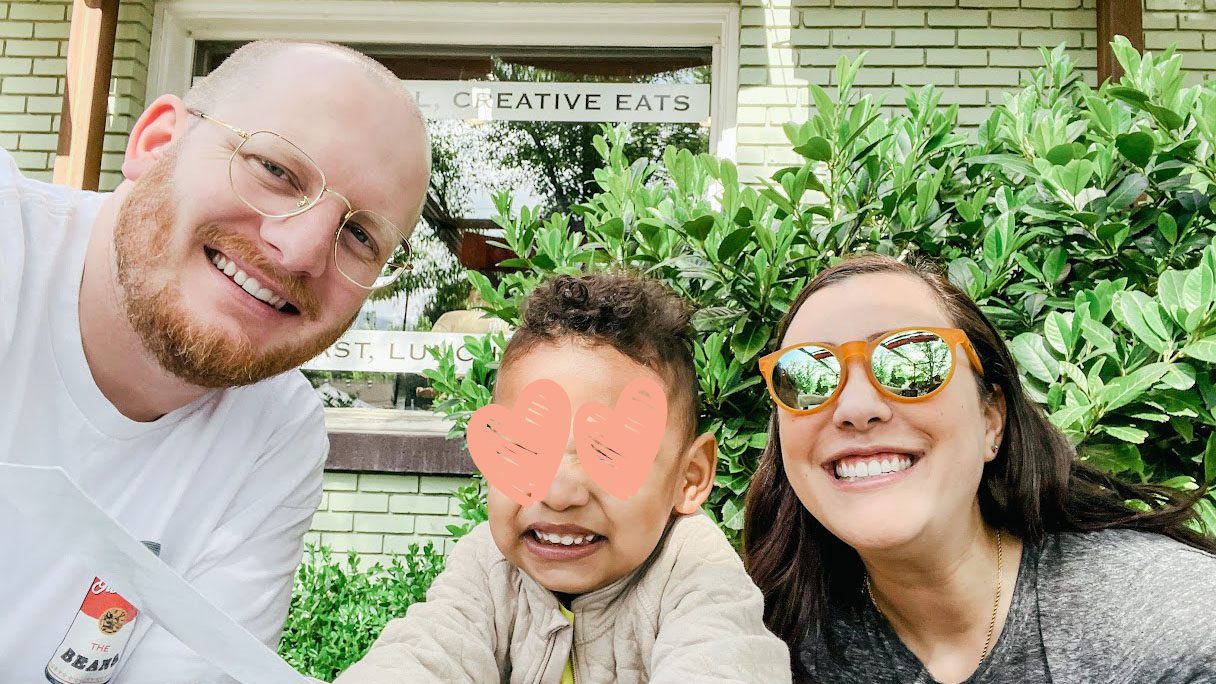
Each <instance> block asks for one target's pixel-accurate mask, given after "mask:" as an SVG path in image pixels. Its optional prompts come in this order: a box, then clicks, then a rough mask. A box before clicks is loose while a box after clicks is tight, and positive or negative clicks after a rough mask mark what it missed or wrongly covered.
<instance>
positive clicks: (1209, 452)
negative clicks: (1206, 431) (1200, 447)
mask: <svg viewBox="0 0 1216 684" xmlns="http://www.w3.org/2000/svg"><path fill="white" fill-rule="evenodd" d="M1203 481H1204V482H1206V483H1208V484H1209V485H1216V431H1214V432H1212V433H1211V434H1210V435H1208V447H1207V449H1204V451H1203Z"/></svg>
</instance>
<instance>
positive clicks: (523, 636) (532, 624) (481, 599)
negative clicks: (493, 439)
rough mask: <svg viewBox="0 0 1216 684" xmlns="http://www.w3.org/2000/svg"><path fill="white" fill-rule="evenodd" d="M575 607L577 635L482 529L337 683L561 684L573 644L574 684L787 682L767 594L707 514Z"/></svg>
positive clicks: (674, 528)
mask: <svg viewBox="0 0 1216 684" xmlns="http://www.w3.org/2000/svg"><path fill="white" fill-rule="evenodd" d="M572 608H573V611H574V615H575V619H574V625H573V626H571V624H570V622H568V621H567V620H566V618H565V617H563V616H562V614H561V612H560V611H559V610H558V603H557V598H556V597H555V596H554V595H553V593H552V592H550V591H548V590H547V589H545V588H544V587H542V586H540V585H539V584H537V583H536V581H535V580H533V579H532V578H531V577H529V576H528V575H527V574H526V573H524V572H522V571H521V570H519V569H518V568H516V567H515V566H513V565H511V563H509V562H508V561H507V559H506V558H504V557H503V555H502V554H501V553H500V552H499V550H498V547H497V546H496V545H495V544H494V540H493V538H492V537H491V536H490V528H489V526H488V523H482V524H481V525H479V526H477V527H476V528H475V529H473V531H472V532H470V533H469V534H468V535H467V536H465V537H464V538H463V539H461V540H460V542H459V543H457V544H456V546H455V548H454V549H453V550H452V552H451V553H450V554H449V555H448V560H447V568H446V569H445V570H444V572H443V573H441V574H440V575H439V577H437V578H436V579H435V582H434V584H433V585H432V586H431V588H430V590H429V591H428V592H427V600H426V601H425V602H423V603H417V604H414V605H412V606H410V608H409V609H408V610H407V611H406V614H405V617H402V618H398V619H396V620H393V621H392V622H390V623H388V625H386V626H385V628H384V631H383V632H382V633H381V634H380V638H378V639H377V640H376V643H375V644H373V645H372V647H371V649H370V650H369V651H368V652H367V654H366V655H365V656H364V657H363V659H362V660H360V661H359V662H357V663H355V664H354V665H352V666H351V667H350V668H349V669H348V670H347V671H346V672H344V673H343V674H342V675H341V676H339V677H338V679H337V680H335V682H334V684H415V683H423V682H442V683H443V684H459V683H464V682H474V683H476V684H488V683H492V682H502V683H504V684H506V683H508V682H509V683H511V684H558V682H560V681H561V676H562V669H563V668H564V667H565V664H566V659H567V658H568V657H569V656H570V655H571V647H572V646H573V658H574V677H575V681H576V682H577V683H578V684H606V683H608V682H618V683H620V684H644V683H646V682H650V684H719V683H725V682H757V683H763V684H787V683H788V682H790V681H791V675H790V658H789V652H788V650H787V648H786V646H785V643H784V642H782V641H781V640H780V639H778V638H777V637H776V636H774V635H773V634H772V633H771V632H769V631H768V630H767V629H765V627H764V622H763V610H764V605H763V598H762V597H761V594H760V590H759V589H757V588H756V585H755V584H753V583H752V581H751V578H750V577H748V575H747V573H746V572H745V571H744V569H743V564H742V562H741V561H740V560H739V556H738V555H737V554H736V553H735V551H734V549H732V548H731V546H730V543H729V542H728V541H727V539H726V537H725V536H724V535H723V534H722V532H721V531H720V530H719V529H718V528H717V526H716V525H714V523H713V521H711V520H710V519H709V518H708V517H706V516H705V515H703V514H700V513H698V514H695V515H689V516H681V517H679V518H676V519H675V520H674V521H673V523H672V524H671V525H669V527H668V529H667V531H666V533H665V536H664V538H663V539H662V540H661V541H660V542H659V544H658V546H657V547H656V549H655V552H654V553H652V554H651V556H650V558H649V559H648V560H647V561H646V563H644V564H643V565H642V566H641V567H640V568H638V569H637V570H635V571H634V572H633V573H631V574H630V575H628V576H626V577H624V578H622V579H620V580H618V581H616V582H614V583H612V584H610V585H608V586H606V587H604V588H602V589H598V590H596V591H594V592H591V593H589V594H585V595H582V596H579V597H578V598H576V599H575V600H574V603H573V606H572Z"/></svg>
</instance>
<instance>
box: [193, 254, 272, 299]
mask: <svg viewBox="0 0 1216 684" xmlns="http://www.w3.org/2000/svg"><path fill="white" fill-rule="evenodd" d="M211 263H213V264H215V267H216V268H218V269H219V270H220V272H221V273H223V274H224V275H226V276H228V277H229V278H232V281H233V282H234V283H236V284H237V285H239V286H240V288H241V289H242V290H244V291H246V292H248V293H249V294H251V295H253V296H254V297H255V298H256V299H259V300H261V301H263V302H266V303H267V304H269V305H271V306H273V307H274V308H276V309H278V310H280V311H282V310H283V305H284V304H286V303H287V300H286V299H283V298H282V297H280V296H278V295H276V294H275V293H273V292H271V291H270V288H266V287H262V284H261V283H259V282H258V281H257V280H256V279H254V278H250V277H249V276H248V275H247V274H246V273H245V272H244V271H242V270H240V269H239V268H237V267H236V264H234V263H232V261H230V260H228V259H227V258H225V257H224V255H223V254H219V253H217V254H216V255H215V256H213V257H211Z"/></svg>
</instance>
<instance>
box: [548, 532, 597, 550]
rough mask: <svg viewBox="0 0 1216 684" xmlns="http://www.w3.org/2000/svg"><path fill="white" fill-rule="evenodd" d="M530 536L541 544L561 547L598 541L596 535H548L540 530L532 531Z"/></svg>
mask: <svg viewBox="0 0 1216 684" xmlns="http://www.w3.org/2000/svg"><path fill="white" fill-rule="evenodd" d="M532 535H533V536H535V537H536V538H537V539H539V540H540V541H543V542H548V543H550V544H561V545H562V546H580V545H582V544H590V543H591V542H593V541H597V540H599V538H600V536H599V535H598V534H585V535H573V534H548V533H547V532H541V531H540V530H532Z"/></svg>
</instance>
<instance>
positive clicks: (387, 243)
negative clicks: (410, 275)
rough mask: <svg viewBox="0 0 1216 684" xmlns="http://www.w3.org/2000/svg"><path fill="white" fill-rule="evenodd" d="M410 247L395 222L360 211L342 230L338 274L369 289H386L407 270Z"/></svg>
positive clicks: (336, 251) (336, 246)
mask: <svg viewBox="0 0 1216 684" xmlns="http://www.w3.org/2000/svg"><path fill="white" fill-rule="evenodd" d="M409 255H410V250H409V243H408V242H406V240H405V239H404V238H402V236H401V233H400V232H399V231H398V230H397V227H396V226H394V225H393V223H392V222H391V221H389V220H388V219H386V218H384V217H383V216H381V215H379V214H377V213H375V212H371V211H364V210H360V211H356V212H354V213H352V214H351V215H350V216H348V217H347V218H346V221H344V222H343V223H342V226H341V227H340V228H339V229H338V235H337V241H336V242H335V243H334V259H335V261H336V262H337V265H338V270H339V271H341V272H342V275H344V276H346V277H347V278H349V279H350V280H352V281H354V282H355V283H357V284H359V285H362V286H363V287H367V288H380V287H384V286H385V285H388V284H390V283H392V282H393V281H395V280H396V279H397V278H398V277H400V276H401V273H402V272H404V270H405V264H406V262H407V261H408V259H409Z"/></svg>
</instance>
